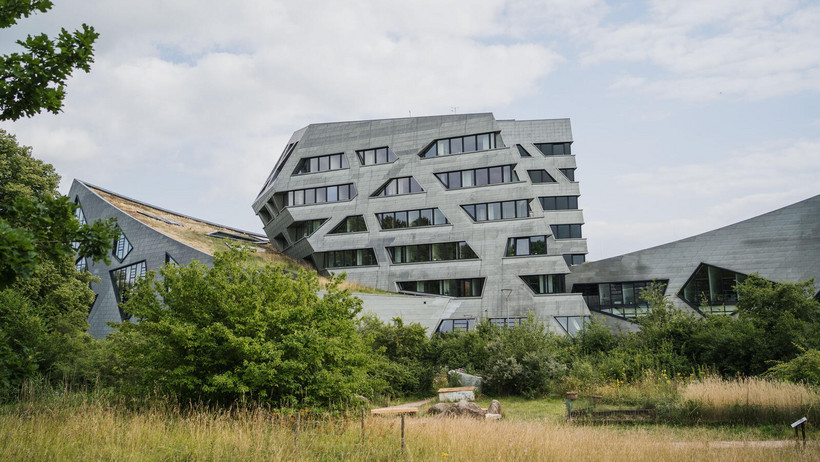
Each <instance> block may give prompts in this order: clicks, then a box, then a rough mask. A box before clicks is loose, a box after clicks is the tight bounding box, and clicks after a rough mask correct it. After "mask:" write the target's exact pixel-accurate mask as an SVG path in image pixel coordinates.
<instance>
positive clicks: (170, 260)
mask: <svg viewBox="0 0 820 462" xmlns="http://www.w3.org/2000/svg"><path fill="white" fill-rule="evenodd" d="M165 264H166V265H179V263H177V261H176V260H174V257H172V256H171V255H169V254H168V252H166V253H165Z"/></svg>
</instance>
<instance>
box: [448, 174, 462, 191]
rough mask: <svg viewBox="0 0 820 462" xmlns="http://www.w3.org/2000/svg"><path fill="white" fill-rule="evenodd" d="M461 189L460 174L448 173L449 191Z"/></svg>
mask: <svg viewBox="0 0 820 462" xmlns="http://www.w3.org/2000/svg"><path fill="white" fill-rule="evenodd" d="M460 187H461V172H450V189H455V188H460Z"/></svg>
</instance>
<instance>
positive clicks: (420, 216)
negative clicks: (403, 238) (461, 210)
mask: <svg viewBox="0 0 820 462" xmlns="http://www.w3.org/2000/svg"><path fill="white" fill-rule="evenodd" d="M376 220H378V222H379V226H381V227H382V229H401V228H417V227H423V226H437V225H448V224H450V220H448V219H447V217H445V216H444V214H443V213H441V210H439V209H437V208H434V209H420V210H403V211H401V212H383V213H377V214H376Z"/></svg>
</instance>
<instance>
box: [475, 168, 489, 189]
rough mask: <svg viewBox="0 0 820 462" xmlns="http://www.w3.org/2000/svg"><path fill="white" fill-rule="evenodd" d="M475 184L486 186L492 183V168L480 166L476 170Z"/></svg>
mask: <svg viewBox="0 0 820 462" xmlns="http://www.w3.org/2000/svg"><path fill="white" fill-rule="evenodd" d="M475 184H476V186H485V185H488V184H490V169H488V168H478V169H476V171H475Z"/></svg>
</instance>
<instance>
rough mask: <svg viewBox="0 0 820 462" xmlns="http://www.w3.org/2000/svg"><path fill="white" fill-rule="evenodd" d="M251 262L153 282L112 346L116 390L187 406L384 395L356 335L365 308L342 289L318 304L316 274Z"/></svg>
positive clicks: (174, 272) (224, 260) (178, 269)
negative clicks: (193, 403) (254, 265)
mask: <svg viewBox="0 0 820 462" xmlns="http://www.w3.org/2000/svg"><path fill="white" fill-rule="evenodd" d="M248 257H249V255H248V253H247V252H240V251H238V250H235V249H232V250H230V251H227V252H219V253H217V254H216V255H215V256H214V262H213V267H212V268H208V267H206V266H205V265H202V264H199V263H198V262H193V263H191V264H190V265H188V266H184V267H183V266H176V265H167V266H165V267H164V268H163V269H162V270H161V275H162V278H161V279H158V278H156V275H155V274H153V273H149V274H148V276H147V277H146V278H145V279H143V280H141V281H140V282H139V283H138V284H137V286H136V287H135V289H134V290H133V292H131V293H130V298H129V300H128V301H127V302H126V303H125V306H124V309H125V310H126V311H127V312H129V313H133V315H134V316H135V318H138V319H139V323H130V322H124V323H122V324H119V325H117V331H116V332H115V333H113V334H112V337H111V341H112V343H113V347H114V351H115V352H116V358H117V361H118V368H119V377H120V383H119V386H120V387H121V388H122V389H124V390H130V391H133V392H135V393H137V394H139V395H145V394H151V393H155V392H156V393H160V394H163V395H173V396H176V397H177V398H179V399H181V400H184V401H188V400H192V401H207V402H211V403H231V402H234V401H235V400H238V399H242V398H250V399H254V400H257V401H259V402H268V403H273V404H277V405H278V404H287V405H295V404H304V405H310V406H334V405H338V404H342V403H345V402H347V401H348V400H349V399H351V398H352V397H353V396H354V394H356V393H358V394H369V393H371V392H372V391H373V389H374V388H375V387H378V386H379V382H378V380H369V379H372V378H373V376H372V374H373V366H374V364H373V361H372V359H371V355H370V354H368V352H367V347H366V345H365V344H364V341H363V340H362V338H361V337H360V336H358V335H357V334H356V320H355V318H356V315H357V314H358V312H359V311H360V310H361V301H360V300H359V299H357V298H354V297H351V296H350V294H349V293H347V292H346V291H342V290H339V288H338V283H339V282H340V281H339V280H332V281H331V283H330V284H328V285H327V286H326V287H325V290H326V292H325V294H324V296H323V297H319V296H318V295H317V291H318V289H319V283H318V280H317V277H316V275H315V273H306V272H302V273H300V274H298V275H297V276H296V277H295V278H291V277H289V276H288V275H287V274H284V273H283V271H282V269H281V268H279V267H276V266H266V267H264V268H262V269H252V268H250V267H249V266H248V263H247V260H248Z"/></svg>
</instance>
